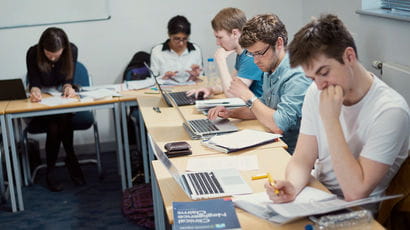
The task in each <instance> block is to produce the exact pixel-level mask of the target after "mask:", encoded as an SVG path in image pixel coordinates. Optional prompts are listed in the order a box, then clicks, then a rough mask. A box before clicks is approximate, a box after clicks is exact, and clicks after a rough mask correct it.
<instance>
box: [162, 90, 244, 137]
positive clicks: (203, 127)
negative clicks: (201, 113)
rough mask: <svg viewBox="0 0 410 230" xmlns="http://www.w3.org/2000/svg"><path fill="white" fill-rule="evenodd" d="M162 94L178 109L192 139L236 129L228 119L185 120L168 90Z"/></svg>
mask: <svg viewBox="0 0 410 230" xmlns="http://www.w3.org/2000/svg"><path fill="white" fill-rule="evenodd" d="M164 96H165V97H167V98H168V100H169V101H170V102H171V105H172V107H174V108H175V109H176V110H177V111H178V114H179V116H180V117H181V119H182V120H183V126H184V128H185V130H186V131H187V132H188V134H189V136H190V137H191V138H192V139H194V140H197V139H208V138H210V137H212V136H215V135H218V134H223V133H230V132H236V131H238V128H237V127H236V126H234V125H233V124H232V123H231V122H230V121H229V120H228V119H222V118H217V119H215V120H212V121H211V120H209V119H196V120H187V119H186V118H185V116H184V114H183V113H182V112H181V110H180V109H179V107H178V105H177V104H176V102H175V101H174V99H173V98H172V97H170V96H169V94H168V92H166V91H164Z"/></svg>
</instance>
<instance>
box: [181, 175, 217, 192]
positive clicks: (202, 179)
mask: <svg viewBox="0 0 410 230" xmlns="http://www.w3.org/2000/svg"><path fill="white" fill-rule="evenodd" d="M184 176H187V177H188V179H189V180H190V181H191V182H192V185H193V187H194V190H195V192H196V194H199V195H204V194H219V193H224V190H223V189H222V187H221V185H220V184H219V182H218V180H217V179H216V178H215V175H214V173H213V172H198V173H188V174H186V175H184Z"/></svg>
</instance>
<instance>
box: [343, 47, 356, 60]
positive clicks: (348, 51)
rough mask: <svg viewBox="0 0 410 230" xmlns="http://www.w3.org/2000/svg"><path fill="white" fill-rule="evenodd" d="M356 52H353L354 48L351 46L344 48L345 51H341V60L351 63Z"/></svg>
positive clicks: (354, 58)
mask: <svg viewBox="0 0 410 230" xmlns="http://www.w3.org/2000/svg"><path fill="white" fill-rule="evenodd" d="M356 60H357V57H356V52H354V49H353V48H352V47H347V48H346V49H345V52H344V53H343V61H344V62H345V63H352V62H353V61H356Z"/></svg>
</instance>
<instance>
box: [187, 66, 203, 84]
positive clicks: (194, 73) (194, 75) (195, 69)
mask: <svg viewBox="0 0 410 230" xmlns="http://www.w3.org/2000/svg"><path fill="white" fill-rule="evenodd" d="M201 71H202V69H201V67H200V66H199V65H196V64H193V65H191V70H187V71H186V72H187V73H189V78H188V81H200V80H201V79H199V78H198V76H199V75H200V74H201Z"/></svg>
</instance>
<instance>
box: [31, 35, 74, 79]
mask: <svg viewBox="0 0 410 230" xmlns="http://www.w3.org/2000/svg"><path fill="white" fill-rule="evenodd" d="M60 49H64V50H63V53H62V54H61V56H60V59H59V61H61V62H62V68H61V73H62V74H64V75H65V76H66V78H67V79H71V78H72V77H73V73H74V63H73V55H72V52H71V45H70V41H69V40H68V37H67V34H66V33H65V32H64V30H62V29H60V28H57V27H49V28H47V29H46V30H45V31H44V32H43V33H42V34H41V37H40V40H39V42H38V46H37V65H38V67H39V69H40V70H41V71H42V72H47V73H48V72H50V71H51V66H52V63H51V62H50V61H49V60H48V58H47V57H46V56H45V54H44V50H47V51H50V52H56V51H58V50H60Z"/></svg>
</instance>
